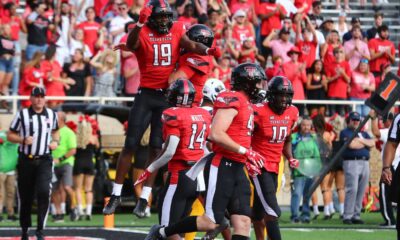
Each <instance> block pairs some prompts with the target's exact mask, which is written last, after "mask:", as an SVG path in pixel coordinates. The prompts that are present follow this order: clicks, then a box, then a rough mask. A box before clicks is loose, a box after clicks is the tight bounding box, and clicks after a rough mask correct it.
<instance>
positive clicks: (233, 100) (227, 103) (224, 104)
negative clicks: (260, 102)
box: [214, 92, 240, 110]
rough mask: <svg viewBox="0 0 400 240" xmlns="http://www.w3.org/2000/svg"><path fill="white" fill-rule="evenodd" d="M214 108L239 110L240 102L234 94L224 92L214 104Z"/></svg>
mask: <svg viewBox="0 0 400 240" xmlns="http://www.w3.org/2000/svg"><path fill="white" fill-rule="evenodd" d="M214 108H215V109H219V108H234V109H236V110H239V108H240V100H239V97H238V96H236V95H235V94H234V93H233V92H222V93H220V94H219V95H218V96H217V99H216V100H215V102H214Z"/></svg>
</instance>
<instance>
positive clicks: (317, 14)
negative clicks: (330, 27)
mask: <svg viewBox="0 0 400 240" xmlns="http://www.w3.org/2000/svg"><path fill="white" fill-rule="evenodd" d="M309 17H310V19H313V20H315V22H316V26H315V28H319V27H320V26H321V25H322V23H323V22H324V16H322V3H321V1H319V0H316V1H314V2H313V3H312V9H311V13H310V14H309Z"/></svg>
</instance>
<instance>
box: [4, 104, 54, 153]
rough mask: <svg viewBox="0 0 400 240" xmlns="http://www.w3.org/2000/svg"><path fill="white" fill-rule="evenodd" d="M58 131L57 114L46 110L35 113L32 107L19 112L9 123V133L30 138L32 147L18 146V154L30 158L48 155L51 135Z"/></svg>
mask: <svg viewBox="0 0 400 240" xmlns="http://www.w3.org/2000/svg"><path fill="white" fill-rule="evenodd" d="M57 129H58V120H57V114H56V113H55V112H54V111H53V110H51V109H48V108H44V109H43V111H42V112H41V113H36V112H35V111H34V110H33V109H32V107H30V108H24V109H22V110H20V111H19V112H18V113H17V115H16V116H15V117H14V119H13V121H12V122H11V126H10V131H13V132H16V133H19V135H20V136H21V137H23V138H25V137H29V136H32V137H33V143H32V145H30V146H29V145H25V144H20V146H19V148H18V152H19V153H23V154H25V155H32V156H42V155H45V154H50V149H49V144H50V141H51V133H52V131H54V130H57Z"/></svg>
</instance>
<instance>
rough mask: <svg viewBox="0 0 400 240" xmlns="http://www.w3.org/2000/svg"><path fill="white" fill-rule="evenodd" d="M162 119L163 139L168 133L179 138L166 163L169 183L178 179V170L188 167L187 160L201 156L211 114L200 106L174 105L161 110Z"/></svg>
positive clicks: (197, 158)
mask: <svg viewBox="0 0 400 240" xmlns="http://www.w3.org/2000/svg"><path fill="white" fill-rule="evenodd" d="M162 121H163V137H164V139H166V138H167V137H168V136H170V135H174V136H177V137H179V138H180V141H179V144H178V147H177V149H176V151H175V154H174V156H173V157H172V159H171V160H170V161H169V163H168V171H169V172H170V173H172V176H171V183H174V181H175V180H176V181H177V179H178V178H177V177H178V171H180V170H185V169H189V168H190V166H189V165H188V164H187V162H188V161H190V162H197V161H198V160H200V159H201V158H202V157H203V155H204V150H203V146H204V145H205V144H206V140H207V137H208V134H209V132H210V124H211V115H210V113H209V112H208V111H207V110H205V109H203V108H200V107H192V108H176V107H174V108H168V109H167V110H165V111H164V112H163V115H162ZM174 179H175V180H174Z"/></svg>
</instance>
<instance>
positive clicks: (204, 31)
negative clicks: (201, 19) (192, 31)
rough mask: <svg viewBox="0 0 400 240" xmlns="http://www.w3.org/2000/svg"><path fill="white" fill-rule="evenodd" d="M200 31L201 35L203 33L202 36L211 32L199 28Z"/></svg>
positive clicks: (206, 35) (207, 35)
mask: <svg viewBox="0 0 400 240" xmlns="http://www.w3.org/2000/svg"><path fill="white" fill-rule="evenodd" d="M200 33H201V35H203V36H204V37H209V36H210V35H211V34H210V32H209V31H207V30H206V29H200Z"/></svg>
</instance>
